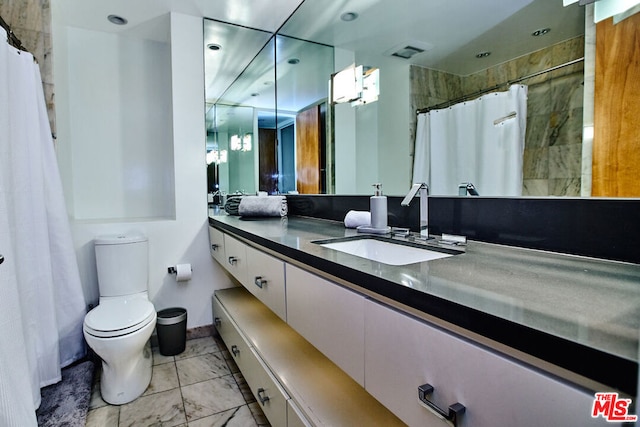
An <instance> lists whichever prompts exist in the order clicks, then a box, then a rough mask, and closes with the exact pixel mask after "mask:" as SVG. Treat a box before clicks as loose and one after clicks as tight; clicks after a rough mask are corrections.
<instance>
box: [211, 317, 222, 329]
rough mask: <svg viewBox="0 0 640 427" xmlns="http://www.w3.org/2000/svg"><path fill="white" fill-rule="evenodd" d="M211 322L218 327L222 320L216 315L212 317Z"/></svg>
mask: <svg viewBox="0 0 640 427" xmlns="http://www.w3.org/2000/svg"><path fill="white" fill-rule="evenodd" d="M213 323H214V325H216V326H217V327H218V328H219V327H220V325H222V321H221V320H220V318H219V317H216V318H215V319H213Z"/></svg>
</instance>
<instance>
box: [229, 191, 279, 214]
mask: <svg viewBox="0 0 640 427" xmlns="http://www.w3.org/2000/svg"><path fill="white" fill-rule="evenodd" d="M224 210H225V212H227V213H228V214H229V215H240V216H241V217H284V216H287V213H288V207H287V198H286V197H285V196H231V197H229V198H228V199H227V203H226V204H225V205H224Z"/></svg>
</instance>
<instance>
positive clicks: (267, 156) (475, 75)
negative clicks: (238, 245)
mask: <svg viewBox="0 0 640 427" xmlns="http://www.w3.org/2000/svg"><path fill="white" fill-rule="evenodd" d="M490 3H491V4H486V3H480V2H472V1H464V2H437V4H433V2H424V1H420V0H401V1H396V0H380V1H376V2H369V1H358V2H353V1H351V2H333V3H332V4H331V5H327V4H325V3H324V2H311V1H305V2H303V3H302V4H301V6H300V7H299V8H298V9H297V10H296V12H295V13H294V14H293V15H292V16H291V17H290V18H289V19H288V21H287V22H286V23H285V24H284V25H283V26H282V27H281V29H280V30H279V31H278V34H277V36H275V37H274V38H272V39H270V42H269V43H271V44H272V45H270V46H267V42H262V46H263V47H265V49H263V50H262V52H261V53H260V54H257V53H256V52H258V51H259V48H258V49H255V50H254V51H253V52H251V50H250V49H247V48H246V47H243V49H241V51H242V55H243V56H246V57H248V58H249V61H250V62H251V61H253V62H251V64H250V65H249V66H248V67H246V70H245V73H243V74H242V75H241V76H240V77H239V78H238V79H236V80H235V81H234V82H233V84H232V85H230V88H229V89H228V90H227V92H228V93H233V94H234V96H233V97H228V98H227V97H225V99H224V100H223V99H215V97H211V98H210V96H209V93H207V102H208V111H209V113H208V117H212V119H211V120H208V125H209V128H208V131H209V135H210V137H209V144H208V150H211V149H212V148H211V147H214V146H215V147H218V149H220V147H222V145H220V144H221V143H220V136H221V133H220V129H221V128H222V127H221V126H219V127H217V126H216V124H215V123H216V120H213V116H216V117H217V120H218V121H219V120H221V119H222V117H223V116H222V115H221V112H222V110H223V109H224V108H229V109H232V107H236V108H247V109H248V110H247V111H246V114H243V115H242V116H243V117H249V116H251V120H252V126H250V127H251V128H252V132H253V134H252V137H253V141H254V142H253V147H254V149H256V151H254V152H253V157H252V156H251V155H248V154H246V152H245V153H244V156H245V157H246V159H247V162H250V161H253V163H252V164H251V166H245V164H244V163H236V160H234V159H232V156H231V154H230V153H231V152H230V151H229V152H228V155H227V157H226V161H227V163H226V165H223V164H222V163H220V160H218V164H217V166H215V167H217V168H218V169H219V172H218V175H217V176H218V181H210V182H214V185H213V186H212V185H211V184H210V186H209V189H210V191H215V190H223V191H225V192H228V193H234V192H236V191H245V192H247V193H254V192H256V191H266V192H268V193H270V194H272V193H275V192H281V193H286V192H300V193H333V194H369V193H371V185H372V184H373V183H376V182H380V183H382V184H383V190H384V192H385V193H386V194H388V195H404V194H405V193H406V192H407V190H408V189H409V187H410V184H411V182H412V180H413V179H414V176H413V173H414V156H415V155H416V152H415V141H416V128H417V122H418V115H417V112H418V110H421V109H429V108H433V107H436V108H445V107H444V106H445V103H454V104H455V103H457V102H459V101H460V100H463V99H465V97H466V96H469V98H468V99H474V98H477V96H479V95H478V94H480V93H482V92H484V91H486V90H488V89H493V90H498V91H506V90H508V87H509V85H508V83H517V84H521V85H526V86H527V95H528V96H527V100H526V127H525V128H526V132H524V135H523V138H524V141H523V143H522V144H523V145H522V155H521V159H520V162H521V166H520V167H521V172H520V174H521V179H522V185H521V188H519V192H518V194H516V195H517V196H519V195H522V196H535V197H538V196H569V197H575V196H585V195H590V182H591V157H590V150H591V147H590V145H589V143H590V141H589V138H590V135H589V134H590V133H591V130H592V129H593V128H592V127H591V126H592V121H591V120H592V119H590V118H589V114H590V112H591V111H592V110H593V99H592V96H593V95H592V91H591V92H590V90H589V85H592V84H593V83H592V82H593V71H592V70H593V67H594V65H593V60H594V58H593V55H591V57H589V55H590V54H589V49H590V48H594V46H593V44H594V42H590V41H589V39H590V33H589V31H593V29H591V30H590V29H589V28H587V32H586V34H587V35H586V36H585V22H587V23H588V22H590V21H589V19H585V13H588V12H585V11H587V10H588V9H587V8H585V7H581V6H579V5H578V4H577V3H575V4H573V5H571V6H568V7H563V5H562V1H560V0H558V1H555V0H554V1H550V0H514V1H509V2H490ZM591 22H592V21H591ZM207 25H209V23H208V22H207V23H205V34H206V33H207V30H206V27H207ZM216 25H220V24H219V23H216ZM242 30H243V31H252V30H249V29H246V28H243V29H242ZM210 42H211V41H209V39H206V40H205V45H206V44H207V43H210ZM258 44H259V43H258ZM590 45H591V46H590ZM585 46H586V48H585ZM585 57H586V59H585ZM265 61H270V63H269V64H267V63H266V62H265ZM254 62H257V64H255V65H254ZM353 64H355V65H363V66H364V69H365V70H366V69H370V68H377V69H379V88H380V96H379V98H378V100H377V101H376V102H372V103H368V104H364V105H362V104H360V105H352V104H350V103H343V104H335V105H331V103H330V102H328V93H329V89H328V87H329V81H330V79H331V76H332V74H333V73H336V72H338V71H340V70H342V69H344V68H347V67H349V66H351V65H353ZM254 67H255V68H256V69H258V70H259V71H260V72H261V73H262V74H260V73H257V74H253V73H248V72H246V71H247V70H251V69H253V68H254ZM206 74H207V79H208V81H209V79H210V78H212V77H210V76H212V75H213V74H212V72H211V70H210V69H209V68H208V67H207V70H206ZM266 76H270V78H271V80H269V79H267V78H266ZM263 77H265V78H264V79H263ZM523 77H524V79H522V78H523ZM585 87H587V90H586V91H585ZM267 88H270V90H272V92H271V95H270V98H269V99H270V100H271V102H272V104H271V105H270V106H269V105H265V104H264V103H263V101H264V100H265V99H266V98H265V97H264V96H263V93H264V92H266V90H267ZM585 93H586V95H585ZM485 96H486V95H483V96H482V97H483V98H484V97H485ZM465 100H466V99H465ZM223 105H224V106H223ZM446 105H447V106H448V104H446ZM454 108H455V107H454ZM585 112H586V114H585ZM250 113H252V114H250ZM238 116H240V114H238ZM504 117H507V118H508V117H509V115H508V114H506V115H505V116H504ZM504 117H503V118H504ZM585 117H586V119H585ZM498 119H499V118H498ZM497 121H499V120H497ZM463 123H465V122H464V121H463ZM241 127H242V128H243V130H238V131H237V132H238V135H240V134H242V133H243V132H244V133H246V132H247V131H246V129H248V128H249V126H248V125H246V124H245V125H243V126H241ZM462 127H464V125H462ZM525 128H523V129H525ZM216 129H217V130H216ZM261 129H265V130H266V129H271V131H272V132H271V134H269V133H268V132H263V133H265V134H264V135H263V134H262V133H261ZM585 129H586V134H585ZM234 132H236V131H235V130H234V131H233V132H231V134H230V135H236V133H234ZM227 133H229V132H227ZM216 134H217V139H215V138H214V137H213V136H214V135H216ZM262 141H264V142H262ZM268 141H274V142H268ZM309 141H312V142H309ZM313 144H319V146H318V147H316V146H315V145H313ZM270 147H272V148H270ZM305 150H306V151H305ZM213 157H214V156H210V158H213ZM216 158H218V159H219V157H216ZM301 158H302V159H307V160H308V161H309V165H310V166H307V167H305V166H302V165H303V164H304V163H301V160H300V159H301ZM272 159H273V160H272ZM241 161H244V160H241ZM494 161H495V160H494V159H492V158H491V157H490V158H489V160H488V162H487V164H485V165H484V166H482V167H484V168H485V169H497V168H498V166H497V164H495V163H493V162H494ZM246 164H249V163H246ZM209 167H211V166H209ZM243 168H244V170H247V171H248V170H253V175H252V176H251V178H250V180H252V182H253V183H254V187H251V186H249V185H248V184H242V185H239V184H236V185H234V184H233V183H232V181H231V180H230V179H229V181H225V180H224V179H226V176H227V175H225V174H228V172H229V171H231V170H235V171H240V170H243ZM225 169H226V170H227V171H228V172H224V170H225ZM220 171H222V172H220ZM237 173H239V172H237ZM211 175H214V176H216V174H210V176H211ZM229 176H230V175H229ZM504 179H508V178H504ZM227 183H228V184H227ZM225 186H226V188H225ZM519 187H520V186H519ZM479 190H480V195H481V196H482V195H483V191H482V189H479ZM450 194H451V195H457V194H458V188H457V186H456V187H454V188H453V189H452V192H451V193H450ZM485 195H500V194H485ZM506 195H508V196H513V194H506Z"/></svg>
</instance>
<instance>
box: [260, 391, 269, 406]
mask: <svg viewBox="0 0 640 427" xmlns="http://www.w3.org/2000/svg"><path fill="white" fill-rule="evenodd" d="M265 393H266V391H265V390H264V389H263V388H259V389H258V400H259V401H260V403H262V406H264V404H265V403H266V402H268V401H269V396H267V395H266V394H265Z"/></svg>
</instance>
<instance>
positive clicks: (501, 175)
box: [413, 85, 527, 196]
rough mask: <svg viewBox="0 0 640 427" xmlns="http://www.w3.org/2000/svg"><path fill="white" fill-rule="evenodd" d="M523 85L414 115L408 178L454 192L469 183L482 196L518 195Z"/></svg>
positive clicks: (435, 191) (433, 190) (439, 190)
mask: <svg viewBox="0 0 640 427" xmlns="http://www.w3.org/2000/svg"><path fill="white" fill-rule="evenodd" d="M526 118H527V87H526V86H522V85H513V86H511V87H510V88H509V90H508V91H506V92H494V93H490V94H487V95H484V96H482V97H481V98H478V99H476V100H474V101H469V102H463V103H460V104H456V105H454V106H452V107H450V108H445V109H442V110H432V111H430V112H429V113H423V114H419V115H418V125H417V129H416V143H415V156H414V166H413V182H414V183H415V182H426V183H427V184H428V185H429V188H430V190H431V194H434V195H457V194H458V185H459V184H461V183H463V182H471V183H473V184H474V185H475V187H476V188H477V189H478V192H479V193H480V195H481V196H520V195H522V162H523V153H524V139H525V130H526Z"/></svg>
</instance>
